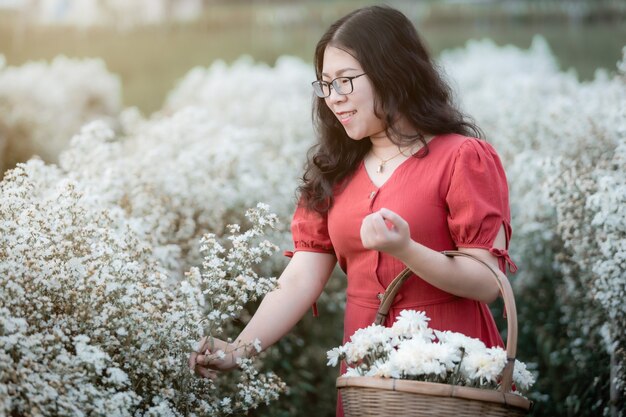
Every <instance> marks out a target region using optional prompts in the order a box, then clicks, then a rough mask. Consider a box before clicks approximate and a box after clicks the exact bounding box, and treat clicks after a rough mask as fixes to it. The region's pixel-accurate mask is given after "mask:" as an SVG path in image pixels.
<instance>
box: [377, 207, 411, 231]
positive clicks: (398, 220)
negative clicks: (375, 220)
mask: <svg viewBox="0 0 626 417" xmlns="http://www.w3.org/2000/svg"><path fill="white" fill-rule="evenodd" d="M378 213H380V215H381V216H382V217H383V218H384V219H385V220H388V221H389V222H390V223H391V224H392V225H393V226H394V227H396V228H397V229H399V228H402V227H404V225H406V224H407V223H406V220H404V219H403V218H402V217H401V216H400V215H399V214H397V213H395V212H393V211H391V210H389V209H387V208H381V209H380V210H378Z"/></svg>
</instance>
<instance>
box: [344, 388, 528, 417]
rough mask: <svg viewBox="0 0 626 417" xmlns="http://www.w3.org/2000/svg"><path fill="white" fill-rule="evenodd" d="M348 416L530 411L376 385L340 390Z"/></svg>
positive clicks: (449, 416) (514, 415)
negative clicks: (379, 387) (393, 389)
mask: <svg viewBox="0 0 626 417" xmlns="http://www.w3.org/2000/svg"><path fill="white" fill-rule="evenodd" d="M340 391H341V398H342V401H343V409H344V413H345V416H346V417H370V416H371V417H405V416H406V417H409V416H411V417H417V416H424V417H430V416H433V417H434V416H438V417H476V416H485V417H518V416H519V417H522V416H525V415H526V413H527V411H526V410H522V409H519V408H514V407H507V406H506V405H504V404H496V403H490V402H485V401H474V400H469V399H465V398H455V397H435V396H431V395H424V394H416V393H409V392H401V391H390V390H381V389H375V388H363V387H359V388H352V387H345V388H342V389H341V390H340Z"/></svg>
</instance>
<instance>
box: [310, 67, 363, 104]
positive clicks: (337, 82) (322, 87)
mask: <svg viewBox="0 0 626 417" xmlns="http://www.w3.org/2000/svg"><path fill="white" fill-rule="evenodd" d="M363 75H365V73H363V74H360V75H355V76H354V77H337V78H335V79H334V80H332V81H331V82H327V81H321V80H317V81H313V82H312V83H311V85H312V86H313V91H314V92H315V95H316V96H318V97H319V98H326V97H329V96H330V87H332V88H333V89H334V90H335V91H336V92H337V94H341V95H342V96H345V95H346V94H350V93H351V92H352V91H353V90H354V86H353V85H352V80H354V79H355V78H359V77H361V76H363Z"/></svg>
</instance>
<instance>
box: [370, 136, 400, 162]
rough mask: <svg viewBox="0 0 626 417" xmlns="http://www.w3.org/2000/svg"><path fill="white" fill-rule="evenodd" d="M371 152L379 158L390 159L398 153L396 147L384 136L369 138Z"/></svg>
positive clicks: (398, 149)
mask: <svg viewBox="0 0 626 417" xmlns="http://www.w3.org/2000/svg"><path fill="white" fill-rule="evenodd" d="M370 141H371V142H372V152H373V153H374V154H375V155H378V157H380V158H383V159H385V158H387V157H390V156H392V155H394V154H396V153H398V152H399V151H400V148H399V147H398V145H396V144H395V143H393V142H392V141H391V140H389V138H388V137H387V136H386V135H381V136H371V137H370Z"/></svg>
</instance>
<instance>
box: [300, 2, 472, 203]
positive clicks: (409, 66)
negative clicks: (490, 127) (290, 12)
mask: <svg viewBox="0 0 626 417" xmlns="http://www.w3.org/2000/svg"><path fill="white" fill-rule="evenodd" d="M327 46H334V47H337V48H340V49H343V50H345V51H346V52H349V53H350V54H351V55H353V56H354V57H355V58H356V59H357V60H358V61H359V63H360V64H361V66H362V68H363V71H364V72H365V73H366V74H367V76H368V78H369V79H370V80H371V82H372V85H373V87H374V93H375V94H374V95H375V97H376V98H375V102H374V111H375V114H376V116H377V117H378V118H380V119H381V120H383V121H384V123H385V131H386V133H387V137H389V138H390V140H392V141H393V142H394V143H396V144H397V145H398V146H406V145H411V144H415V143H417V142H418V141H419V142H421V143H422V144H423V147H422V148H421V150H420V152H418V153H416V155H415V156H416V157H424V156H426V155H427V154H428V145H427V143H426V140H425V135H440V134H445V133H459V134H462V135H466V136H475V137H482V132H481V131H480V129H479V128H478V127H477V126H476V125H474V124H473V122H471V121H470V120H468V119H466V117H465V116H464V115H463V114H462V113H461V112H460V111H459V110H458V109H457V108H456V107H455V106H454V104H453V100H452V91H451V89H450V87H449V86H448V85H447V84H446V83H445V81H444V80H443V79H442V77H441V76H440V74H439V72H438V69H437V67H436V66H435V64H434V63H433V62H432V60H431V58H430V54H429V53H428V51H427V49H426V48H425V46H424V43H423V42H422V41H421V39H420V37H419V35H418V33H417V30H416V29H415V27H414V26H413V24H412V23H411V21H409V20H408V19H407V17H406V16H405V15H404V14H402V13H401V12H399V11H398V10H395V9H393V8H391V7H388V6H371V7H364V8H361V9H357V10H355V11H353V12H351V13H349V14H348V15H346V16H344V17H342V18H341V19H339V20H337V21H336V22H335V23H333V24H332V25H331V26H330V28H328V30H327V31H326V33H324V35H323V36H322V38H321V39H320V40H319V42H318V44H317V47H316V48H315V57H314V65H315V74H316V76H317V79H321V77H322V76H321V74H322V67H323V65H324V51H325V50H326V47H327ZM400 117H404V119H405V120H406V121H408V122H409V124H410V125H411V126H412V127H413V128H415V129H416V131H417V132H418V134H417V135H407V134H405V133H404V132H401V131H400V130H399V129H397V127H396V126H395V123H394V121H396V120H399V118H400ZM313 126H314V128H315V132H316V135H317V137H318V142H317V144H316V145H315V146H313V147H312V148H311V150H310V151H309V154H308V160H307V163H306V165H305V171H304V175H303V177H302V185H301V186H300V187H299V189H298V191H299V193H300V196H301V204H304V205H305V206H306V207H307V208H308V209H311V210H315V211H318V212H320V213H324V212H326V211H328V210H329V209H330V207H331V206H332V204H333V193H334V192H335V191H336V190H337V187H339V186H341V183H342V180H344V179H346V178H347V177H348V176H349V175H350V174H351V173H352V172H354V170H355V169H356V168H357V167H358V165H359V163H360V162H361V161H362V160H363V158H364V157H365V155H366V154H367V152H368V151H369V150H370V148H371V146H372V145H371V142H370V141H369V140H353V139H351V138H350V137H348V135H347V134H346V132H345V130H344V128H343V126H342V125H341V123H340V122H339V121H338V120H337V117H336V116H335V115H334V114H333V112H332V111H331V110H330V109H329V108H328V106H327V105H326V103H325V101H324V99H323V98H316V99H315V102H314V104H313Z"/></svg>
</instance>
